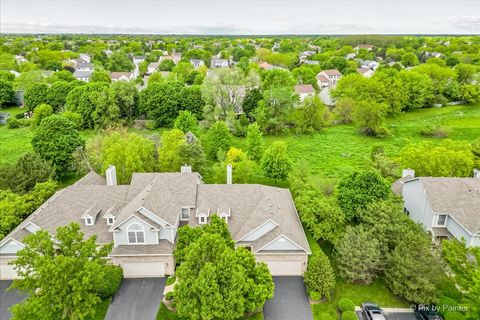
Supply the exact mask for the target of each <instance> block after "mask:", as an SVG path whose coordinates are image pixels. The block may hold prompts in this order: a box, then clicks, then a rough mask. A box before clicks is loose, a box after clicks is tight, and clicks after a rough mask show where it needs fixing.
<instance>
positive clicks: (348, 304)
mask: <svg viewBox="0 0 480 320" xmlns="http://www.w3.org/2000/svg"><path fill="white" fill-rule="evenodd" d="M337 306H338V309H340V311H342V312H346V311H354V310H355V304H354V303H353V301H352V300H350V299H348V298H341V299H340V300H338V304H337Z"/></svg>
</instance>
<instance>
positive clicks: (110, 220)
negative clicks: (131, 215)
mask: <svg viewBox="0 0 480 320" xmlns="http://www.w3.org/2000/svg"><path fill="white" fill-rule="evenodd" d="M114 222H115V218H114V217H108V218H107V224H108V225H110V226H111V225H112V224H113V223H114Z"/></svg>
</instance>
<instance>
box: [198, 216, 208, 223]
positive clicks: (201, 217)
mask: <svg viewBox="0 0 480 320" xmlns="http://www.w3.org/2000/svg"><path fill="white" fill-rule="evenodd" d="M198 223H199V224H206V223H207V217H205V216H200V217H198Z"/></svg>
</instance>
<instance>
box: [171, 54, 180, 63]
mask: <svg viewBox="0 0 480 320" xmlns="http://www.w3.org/2000/svg"><path fill="white" fill-rule="evenodd" d="M172 56H173V62H175V64H178V63H179V62H180V61H181V60H182V54H181V53H178V52H174V53H173V54H172Z"/></svg>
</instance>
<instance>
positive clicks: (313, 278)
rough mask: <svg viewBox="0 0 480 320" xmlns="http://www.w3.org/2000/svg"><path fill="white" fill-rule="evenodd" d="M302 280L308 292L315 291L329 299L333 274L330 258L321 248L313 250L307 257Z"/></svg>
mask: <svg viewBox="0 0 480 320" xmlns="http://www.w3.org/2000/svg"><path fill="white" fill-rule="evenodd" d="M303 281H304V282H305V285H306V286H307V288H308V290H309V291H310V292H317V293H318V294H319V295H320V297H325V298H327V299H330V294H331V292H332V291H333V289H334V288H335V275H334V273H333V269H332V266H331V265H330V260H329V259H328V257H327V256H326V255H325V253H323V251H322V250H319V251H318V252H315V253H314V254H313V255H312V256H311V257H310V258H309V259H308V267H307V271H306V272H305V274H304V279H303ZM314 300H315V299H314Z"/></svg>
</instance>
